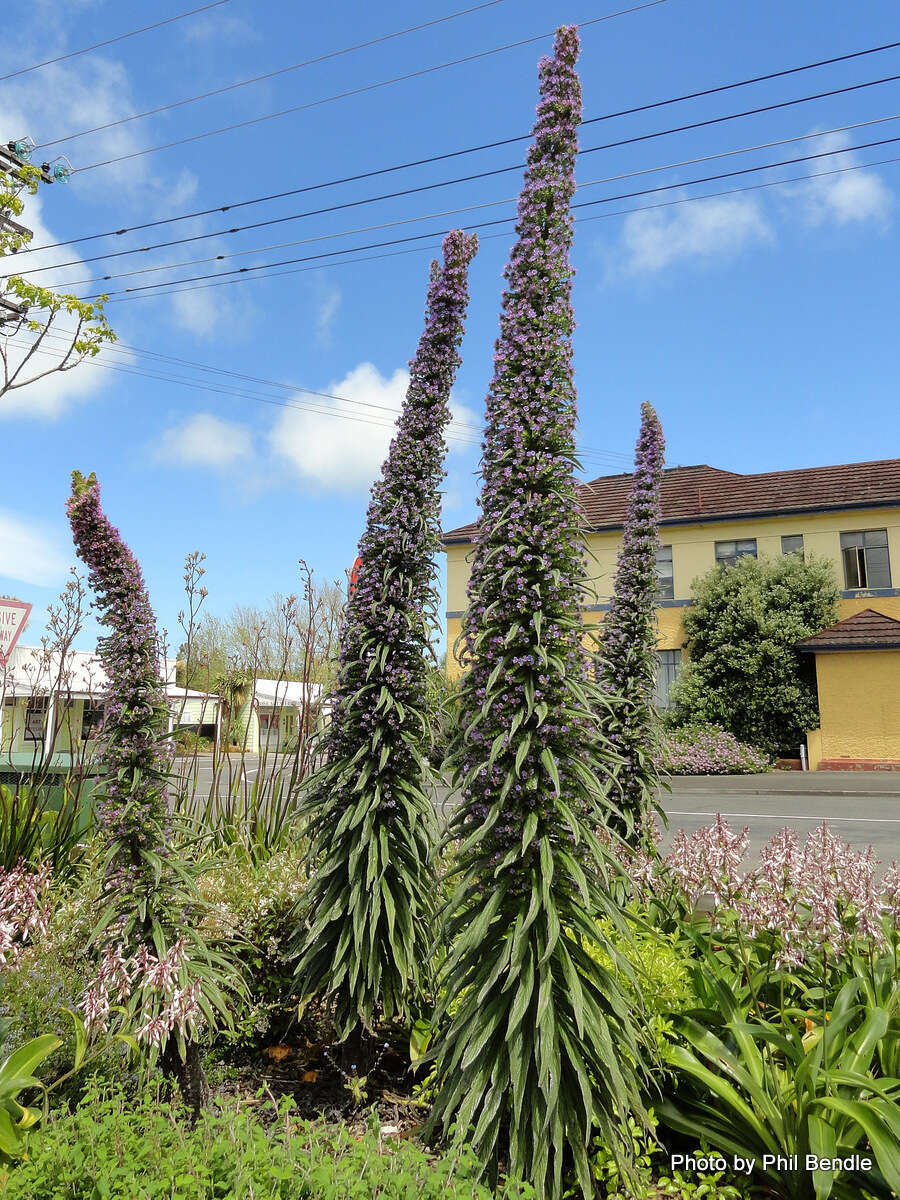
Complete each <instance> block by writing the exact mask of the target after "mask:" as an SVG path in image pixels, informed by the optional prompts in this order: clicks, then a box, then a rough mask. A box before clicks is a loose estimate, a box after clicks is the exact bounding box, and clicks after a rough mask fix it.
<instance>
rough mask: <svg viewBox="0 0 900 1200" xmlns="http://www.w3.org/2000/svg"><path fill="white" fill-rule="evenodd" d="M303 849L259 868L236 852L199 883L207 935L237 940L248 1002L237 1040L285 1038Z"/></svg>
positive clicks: (276, 857)
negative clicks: (265, 1036) (206, 907)
mask: <svg viewBox="0 0 900 1200" xmlns="http://www.w3.org/2000/svg"><path fill="white" fill-rule="evenodd" d="M305 854H306V849H305V846H303V845H300V846H296V845H295V846H294V847H292V848H291V849H290V850H282V851H279V852H277V853H275V854H273V855H271V857H269V858H267V859H264V860H263V861H261V862H258V863H255V862H253V861H252V860H251V859H249V858H247V857H246V856H244V855H242V854H240V853H239V852H235V853H233V854H232V855H230V856H228V857H226V858H224V859H223V860H222V861H221V862H220V863H218V864H216V865H214V866H211V867H210V869H209V870H207V871H206V872H205V873H204V874H203V875H202V876H201V878H200V890H201V893H202V894H203V897H204V899H205V900H206V901H207V903H208V904H209V906H210V907H209V925H208V927H207V930H206V932H207V934H208V935H209V936H211V937H213V938H215V939H217V940H226V939H235V940H236V942H237V943H238V950H237V957H238V960H239V962H240V964H241V966H242V968H243V971H244V978H245V982H246V985H247V991H248V997H249V999H248V1002H247V1004H246V1005H245V1006H242V1008H241V1010H240V1011H239V1012H238V1013H236V1014H235V1023H236V1028H237V1031H238V1034H239V1037H241V1038H243V1039H251V1040H253V1039H255V1038H256V1037H258V1036H262V1035H263V1034H278V1035H279V1036H280V1035H281V1034H282V1033H283V1026H284V1024H285V1023H286V1022H287V1020H288V1018H289V1015H290V1014H291V1012H294V1013H295V1012H296V1000H293V1001H292V992H293V974H294V966H293V961H292V960H290V959H289V955H288V950H287V946H288V943H289V939H290V936H291V934H292V932H293V929H294V927H295V924H296V912H295V909H296V903H297V899H298V897H299V895H300V890H301V881H302V880H303V879H304V878H305V871H304V863H305Z"/></svg>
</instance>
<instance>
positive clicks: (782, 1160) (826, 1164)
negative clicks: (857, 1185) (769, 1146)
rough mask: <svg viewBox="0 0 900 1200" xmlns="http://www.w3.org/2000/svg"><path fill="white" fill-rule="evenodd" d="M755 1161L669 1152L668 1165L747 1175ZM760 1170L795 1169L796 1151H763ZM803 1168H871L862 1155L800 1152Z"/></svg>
mask: <svg viewBox="0 0 900 1200" xmlns="http://www.w3.org/2000/svg"><path fill="white" fill-rule="evenodd" d="M756 1163H757V1160H756V1159H755V1158H752V1157H750V1156H747V1157H746V1158H745V1157H744V1156H743V1155H741V1154H735V1155H733V1156H732V1157H731V1158H730V1159H728V1158H724V1157H723V1156H721V1155H715V1154H707V1155H693V1154H673V1155H671V1157H670V1159H669V1166H670V1167H671V1168H672V1169H673V1170H674V1169H675V1168H676V1167H680V1168H681V1169H682V1170H687V1171H697V1172H701V1173H703V1174H706V1173H708V1172H711V1171H728V1170H731V1171H734V1172H736V1173H737V1174H739V1175H751V1174H752V1173H753V1171H754V1169H755V1167H756ZM760 1165H761V1167H762V1168H763V1170H765V1168H766V1167H774V1168H775V1170H776V1171H797V1170H799V1169H800V1155H799V1154H790V1155H788V1154H764V1155H763V1156H762V1160H761V1163H760ZM803 1165H804V1169H805V1170H807V1171H809V1172H813V1171H871V1170H872V1166H873V1160H872V1159H871V1158H868V1157H867V1156H866V1155H865V1154H850V1155H847V1157H845V1158H824V1157H822V1156H820V1155H818V1154H806V1155H804V1163H803Z"/></svg>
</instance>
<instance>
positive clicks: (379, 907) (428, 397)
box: [297, 230, 478, 1036]
mask: <svg viewBox="0 0 900 1200" xmlns="http://www.w3.org/2000/svg"><path fill="white" fill-rule="evenodd" d="M477 245H478V243H477V239H476V238H475V237H474V236H471V235H467V234H464V233H461V232H459V231H458V230H457V231H454V232H452V233H450V234H448V235H447V237H446V238H445V239H444V245H443V251H444V261H443V265H439V264H438V263H436V262H435V263H433V264H432V269H431V282H430V286H429V289H428V301H427V307H426V320H425V330H424V332H423V334H422V337H421V340H420V341H419V346H418V350H417V352H416V356H415V358H414V359H413V360H412V362H411V363H410V380H409V389H408V391H407V394H406V401H405V403H404V406H403V411H402V412H401V414H400V419H399V421H398V423H397V433H396V436H395V437H394V440H393V441H392V442H391V446H390V450H389V452H388V457H387V460H386V461H385V463H384V466H383V467H382V471H381V477H380V479H378V480H377V481H376V483H375V484H374V486H373V488H372V498H371V502H370V504H369V510H368V515H367V520H366V529H365V532H364V534H363V536H362V538H361V540H360V543H359V558H360V566H359V569H358V572H357V576H356V585H355V587H354V589H353V592H352V595H351V596H350V598H349V600H348V603H347V608H346V612H345V616H344V624H343V628H342V630H341V638H340V647H341V652H340V669H339V673H338V679H337V685H336V688H335V691H334V694H333V696H332V706H331V720H330V724H329V727H328V730H327V733H326V735H325V766H324V768H323V769H322V771H320V772H319V773H318V774H317V775H316V776H314V777H313V779H312V780H311V781H310V784H309V786H308V788H307V791H306V793H305V795H304V797H303V799H302V802H301V803H302V811H303V813H304V815H305V817H306V819H307V821H308V826H307V832H308V834H309V835H310V837H311V850H310V859H311V861H313V862H316V861H319V862H320V864H321V865H320V867H319V869H318V870H317V872H316V873H315V874H314V876H313V878H312V879H311V881H310V884H309V887H308V889H307V892H306V911H307V914H308V920H309V922H310V924H309V925H308V926H307V927H306V930H305V932H302V933H301V937H300V943H299V952H300V962H299V965H298V968H297V973H298V988H299V990H301V991H302V992H303V993H304V994H308V993H313V992H315V993H317V994H320V995H323V996H326V997H329V998H330V999H331V1000H332V1001H333V1003H334V1007H335V1013H336V1019H337V1024H338V1027H339V1028H340V1029H341V1030H342V1031H343V1036H346V1035H347V1034H349V1033H350V1031H351V1030H352V1029H353V1028H354V1027H355V1026H356V1025H357V1024H361V1025H362V1026H364V1027H365V1028H369V1029H371V1027H372V1023H373V1019H374V1013H375V1010H376V1007H379V1008H380V1010H381V1011H382V1012H384V1014H385V1015H386V1016H388V1017H391V1016H394V1015H397V1014H400V1015H403V1016H405V1017H409V1016H410V1015H411V1013H412V1012H413V1009H414V1002H415V1001H416V1000H417V998H418V996H419V994H420V991H421V983H422V980H421V974H422V973H423V972H424V971H426V970H427V967H426V964H427V962H428V960H429V955H430V952H431V951H430V943H431V939H432V936H433V925H432V920H433V913H434V902H435V896H436V891H437V889H436V883H435V877H434V873H433V868H432V866H431V859H432V853H433V849H434V841H435V835H434V812H433V804H432V799H431V795H430V786H429V785H430V784H431V781H432V772H431V767H430V766H429V764H428V759H427V754H428V750H429V740H430V716H431V715H430V714H429V712H428V704H427V700H426V684H427V679H428V671H429V669H430V663H431V662H433V652H432V650H431V636H432V633H433V631H434V629H435V628H436V626H437V603H438V596H437V591H436V587H435V584H436V574H437V569H436V565H435V559H436V556H437V552H438V550H439V548H440V491H439V488H440V485H441V481H442V479H443V477H444V456H445V453H446V446H445V443H444V430H445V429H446V427H447V424H448V422H449V420H450V408H449V396H450V389H451V387H452V385H453V380H454V378H455V376H456V371H457V368H458V366H459V363H460V356H459V345H460V342H461V340H462V335H463V323H464V320H465V314H466V309H467V306H468V300H469V292H468V267H469V263H470V262H471V260H472V257H473V256H474V254H475V251H476V248H477ZM323 913H324V919H321V918H322V914H323Z"/></svg>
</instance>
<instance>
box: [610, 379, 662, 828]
mask: <svg viewBox="0 0 900 1200" xmlns="http://www.w3.org/2000/svg"><path fill="white" fill-rule="evenodd" d="M665 453H666V443H665V438H664V437H663V431H662V426H661V425H660V422H659V418H658V417H657V415H656V412H655V410H654V409H653V406H652V405H651V404H649V403H648V402H646V401H645V402H644V403H643V404H642V405H641V428H640V433H639V435H638V441H637V447H636V450H635V457H634V475H633V477H632V482H631V491H630V493H629V496H628V507H627V511H626V515H625V527H624V531H623V534H622V545H621V547H620V549H619V557H618V563H617V566H616V578H615V584H614V587H613V594H612V603H611V604H610V609H609V613H608V614H607V617H606V619H605V620H604V622H603V630H602V633H601V635H600V647H599V653H598V658H597V678H598V682H599V683H600V684H601V686H602V688H603V690H604V692H606V693H607V696H608V697H609V698H610V700H611V701H612V702H611V703H610V704H609V705H608V706H607V705H604V706H603V707H602V708H601V710H600V711H601V716H602V725H603V732H604V733H605V735H606V737H607V738H608V739H609V742H610V745H611V746H612V748H613V749H614V750H615V752H616V753H617V754H618V755H619V757H620V759H621V765H620V766H619V767H618V768H617V771H616V777H617V781H618V784H619V788H620V797H619V801H618V806H619V808H620V809H621V811H622V815H623V817H624V820H623V821H617V822H616V823H617V824H619V825H621V826H622V828H621V829H620V832H621V833H622V834H623V835H626V836H631V834H632V832H633V830H634V829H636V828H638V827H639V826H640V825H641V822H642V818H643V816H644V814H645V813H646V812H648V811H649V809H650V807H651V805H652V804H653V793H654V790H655V787H656V784H657V782H658V772H657V769H656V765H655V762H654V757H653V744H654V741H655V737H656V734H655V725H656V722H655V714H654V711H653V696H654V691H655V686H656V643H657V621H656V592H657V571H656V551H657V548H658V546H659V512H660V510H659V489H660V483H661V482H662V473H663V465H664V463H665Z"/></svg>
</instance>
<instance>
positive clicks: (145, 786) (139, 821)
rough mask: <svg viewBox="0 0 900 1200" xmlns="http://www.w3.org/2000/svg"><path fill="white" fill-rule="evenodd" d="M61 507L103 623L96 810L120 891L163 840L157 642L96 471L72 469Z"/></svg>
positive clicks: (137, 575) (139, 579)
mask: <svg viewBox="0 0 900 1200" xmlns="http://www.w3.org/2000/svg"><path fill="white" fill-rule="evenodd" d="M66 509H67V512H68V514H69V523H70V525H71V527H72V535H73V537H74V540H75V549H76V550H77V552H78V556H79V558H81V559H82V561H83V562H84V563H85V564H86V565H87V566H88V568H89V570H90V576H89V579H90V584H91V587H92V588H93V589H94V592H95V595H96V597H97V604H98V608H99V610H100V620H101V622H102V623H103V624H104V625H105V626H106V627H107V629H108V633H107V634H106V636H105V637H102V638H101V639H100V640H99V643H98V650H99V655H100V661H101V662H102V664H103V668H104V670H105V672H106V676H107V690H106V694H105V696H104V717H103V733H102V755H101V757H102V761H103V764H104V767H105V768H106V770H107V772H108V775H107V779H106V782H105V785H104V788H103V793H102V796H101V799H100V810H99V813H100V820H101V823H102V826H103V828H104V832H105V836H106V838H107V840H108V842H109V843H110V845H111V846H115V847H116V849H117V861H116V862H115V863H114V864H113V865H114V869H115V885H116V887H117V888H118V889H119V891H120V892H122V893H125V892H128V891H130V890H132V888H134V887H135V886H137V885H138V883H139V880H140V878H141V874H142V871H141V864H142V862H143V861H144V860H143V856H144V854H145V853H146V852H148V851H149V852H151V853H152V852H153V850H154V849H155V848H156V847H158V846H159V844H160V842H161V841H164V840H165V831H166V827H167V823H168V810H167V808H166V799H165V783H166V774H167V771H168V768H169V751H168V750H167V748H166V745H167V744H166V743H165V742H164V741H163V740H162V739H163V738H164V736H165V734H166V732H167V730H168V709H167V705H166V696H165V690H164V687H163V683H162V681H161V679H160V677H159V665H158V663H159V646H160V643H159V637H158V634H157V629H156V619H155V617H154V615H153V610H152V608H151V607H150V598H149V596H148V595H147V588H146V585H145V583H144V578H143V575H142V574H141V569H140V567H139V566H138V563H137V559H136V558H135V557H134V555H133V554H132V553H131V551H130V550H129V549H128V547H127V546H126V545H125V543H124V541H123V540H122V537H121V534H120V533H119V531H118V529H116V528H115V527H114V526H113V525H112V524H111V523H110V521H109V518H108V517H107V516H106V514H105V513H104V511H103V509H102V507H101V505H100V484H99V483H98V482H97V477H96V475H94V474H93V473H91V474H90V475H89V476H88V477H87V478H85V477H84V476H83V475H82V474H81V472H80V471H75V472H73V474H72V495H71V496H70V498H69V500H68V503H67V505H66Z"/></svg>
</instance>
